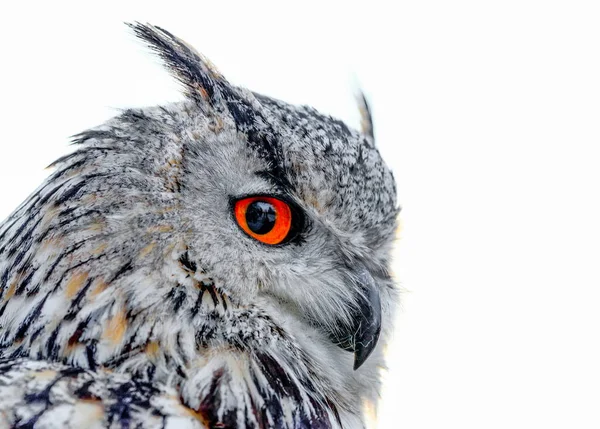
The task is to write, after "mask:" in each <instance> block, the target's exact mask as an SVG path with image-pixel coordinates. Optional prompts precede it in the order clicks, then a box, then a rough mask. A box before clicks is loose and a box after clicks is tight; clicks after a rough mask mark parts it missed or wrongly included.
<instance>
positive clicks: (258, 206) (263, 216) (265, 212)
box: [246, 201, 277, 234]
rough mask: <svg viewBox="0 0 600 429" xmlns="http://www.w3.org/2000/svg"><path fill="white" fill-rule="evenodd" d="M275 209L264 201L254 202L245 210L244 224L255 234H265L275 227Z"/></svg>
mask: <svg viewBox="0 0 600 429" xmlns="http://www.w3.org/2000/svg"><path fill="white" fill-rule="evenodd" d="M276 217H277V214H276V213H275V208H274V207H273V205H271V204H269V203H267V202H264V201H254V202H253V203H251V204H250V205H249V206H248V208H247V209H246V223H247V224H248V228H250V231H252V232H253V233H255V234H266V233H267V232H269V231H271V230H272V229H273V227H274V226H275V218H276Z"/></svg>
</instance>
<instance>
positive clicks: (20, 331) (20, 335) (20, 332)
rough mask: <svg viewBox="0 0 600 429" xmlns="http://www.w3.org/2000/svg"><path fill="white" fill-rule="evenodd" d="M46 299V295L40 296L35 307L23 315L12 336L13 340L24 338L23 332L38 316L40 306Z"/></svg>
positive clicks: (25, 331) (41, 306) (42, 305)
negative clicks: (23, 317)
mask: <svg viewBox="0 0 600 429" xmlns="http://www.w3.org/2000/svg"><path fill="white" fill-rule="evenodd" d="M46 299H48V295H46V296H45V297H44V298H42V300H41V301H40V302H39V304H38V305H36V306H35V308H34V309H33V310H32V311H31V312H30V313H29V314H28V315H27V316H26V317H25V319H24V320H23V322H21V324H20V325H19V329H18V330H17V332H16V334H15V336H14V338H13V342H15V341H16V342H18V341H22V340H23V339H24V338H25V334H26V333H27V331H28V330H29V328H30V326H31V324H32V323H33V322H34V321H35V320H36V319H37V318H38V317H39V315H40V312H41V311H42V308H43V307H44V304H45V303H46Z"/></svg>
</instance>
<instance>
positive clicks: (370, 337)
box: [332, 262, 381, 370]
mask: <svg viewBox="0 0 600 429" xmlns="http://www.w3.org/2000/svg"><path fill="white" fill-rule="evenodd" d="M352 271H354V273H355V276H356V281H357V284H358V286H359V288H360V293H359V294H358V299H357V303H358V305H357V307H356V308H355V309H354V311H353V314H352V316H353V317H352V319H353V323H352V325H351V326H348V327H347V328H345V329H344V330H346V329H347V332H343V334H342V335H340V336H339V337H337V336H335V337H334V338H332V339H333V340H334V342H335V343H336V344H337V345H338V346H339V347H341V348H343V349H344V350H348V351H351V352H354V370H357V369H358V368H360V366H361V365H362V364H363V363H365V361H366V360H367V358H368V357H369V356H370V355H371V353H372V352H373V350H374V349H375V346H376V345H377V340H378V339H379V333H380V332H381V300H380V297H379V289H378V287H377V284H376V283H375V280H374V279H373V276H372V275H371V273H370V272H369V271H368V270H367V268H366V267H365V266H364V265H363V264H362V263H360V262H358V263H357V264H356V265H355V266H354V267H353V268H352Z"/></svg>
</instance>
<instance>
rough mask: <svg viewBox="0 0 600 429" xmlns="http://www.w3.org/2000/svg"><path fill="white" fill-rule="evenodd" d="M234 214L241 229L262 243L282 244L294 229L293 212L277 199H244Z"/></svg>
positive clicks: (235, 207)
mask: <svg viewBox="0 0 600 429" xmlns="http://www.w3.org/2000/svg"><path fill="white" fill-rule="evenodd" d="M233 213H234V216H235V220H236V222H237V223H238V225H239V226H240V228H242V230H244V232H245V233H246V234H248V235H249V236H250V237H252V238H254V239H256V240H258V241H260V242H261V243H265V244H272V245H273V244H280V243H281V242H283V241H284V240H285V239H286V238H287V237H288V235H289V233H290V230H291V229H292V210H291V208H290V206H289V205H288V204H287V203H285V202H283V201H281V200H279V199H277V198H273V197H262V196H260V197H248V198H242V199H241V200H238V201H236V202H235V204H234V207H233Z"/></svg>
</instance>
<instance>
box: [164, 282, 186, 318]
mask: <svg viewBox="0 0 600 429" xmlns="http://www.w3.org/2000/svg"><path fill="white" fill-rule="evenodd" d="M166 297H167V299H169V300H170V301H171V302H172V303H173V311H174V312H175V313H178V312H179V309H180V308H181V306H182V305H183V303H184V302H185V299H186V298H187V295H186V293H185V290H184V287H183V286H181V285H180V284H179V283H177V286H176V287H174V288H173V289H171V290H170V291H169V293H167V296H166Z"/></svg>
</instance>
